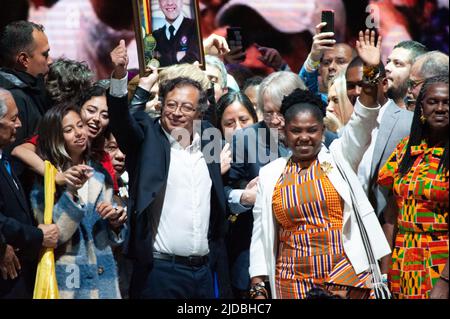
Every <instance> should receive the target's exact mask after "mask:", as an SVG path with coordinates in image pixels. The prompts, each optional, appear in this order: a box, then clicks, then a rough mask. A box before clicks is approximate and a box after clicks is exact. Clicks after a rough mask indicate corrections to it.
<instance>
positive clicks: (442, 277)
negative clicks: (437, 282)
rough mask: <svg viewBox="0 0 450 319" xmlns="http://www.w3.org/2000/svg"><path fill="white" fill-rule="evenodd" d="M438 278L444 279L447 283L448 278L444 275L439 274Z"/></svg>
mask: <svg viewBox="0 0 450 319" xmlns="http://www.w3.org/2000/svg"><path fill="white" fill-rule="evenodd" d="M439 278H440V279H442V280H443V281H445V282H446V283H448V278H445V277H444V276H442V275H440V276H439Z"/></svg>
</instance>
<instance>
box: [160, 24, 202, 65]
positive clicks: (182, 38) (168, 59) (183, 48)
mask: <svg viewBox="0 0 450 319" xmlns="http://www.w3.org/2000/svg"><path fill="white" fill-rule="evenodd" d="M153 36H154V38H155V40H156V53H157V59H158V60H159V62H160V65H161V67H165V66H170V65H173V64H179V63H194V62H195V61H198V62H202V61H200V46H199V39H198V36H197V32H196V25H195V21H194V20H192V19H188V18H184V19H183V22H182V23H181V26H180V28H179V29H178V31H177V33H176V34H175V36H174V37H173V39H172V40H168V39H167V36H166V26H164V27H162V28H160V29H158V30H156V31H155V32H153ZM179 52H185V53H186V55H185V56H184V57H183V58H182V59H180V60H178V59H177V53H179Z"/></svg>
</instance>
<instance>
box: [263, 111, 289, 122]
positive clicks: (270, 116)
mask: <svg viewBox="0 0 450 319" xmlns="http://www.w3.org/2000/svg"><path fill="white" fill-rule="evenodd" d="M263 116H264V119H265V120H268V121H269V120H272V119H274V118H275V116H276V117H277V119H279V120H280V121H284V117H283V114H281V113H280V112H264V113H263Z"/></svg>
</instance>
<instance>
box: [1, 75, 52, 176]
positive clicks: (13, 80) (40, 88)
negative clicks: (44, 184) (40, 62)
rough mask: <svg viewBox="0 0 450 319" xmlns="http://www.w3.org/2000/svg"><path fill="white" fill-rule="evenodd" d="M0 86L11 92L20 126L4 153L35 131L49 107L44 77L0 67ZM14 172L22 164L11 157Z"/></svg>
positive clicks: (20, 172)
mask: <svg viewBox="0 0 450 319" xmlns="http://www.w3.org/2000/svg"><path fill="white" fill-rule="evenodd" d="M0 87H2V88H4V89H6V90H8V91H9V92H11V94H12V96H13V97H14V101H15V102H16V104H17V108H18V110H19V119H20V122H21V123H22V127H21V128H19V129H18V130H17V134H16V141H15V142H14V143H13V144H11V145H9V146H8V147H6V148H5V149H4V152H5V153H10V152H11V150H12V149H13V148H14V147H15V146H17V145H20V144H22V143H23V142H24V140H26V139H27V138H29V137H31V136H33V135H34V134H35V133H36V129H37V127H38V124H39V121H40V120H41V118H42V116H43V115H44V113H45V112H46V111H47V109H48V107H49V102H48V99H47V95H46V90H45V82H44V77H42V76H40V77H37V78H35V77H33V76H31V75H30V74H28V73H26V72H21V71H16V70H12V69H7V68H2V69H0ZM12 160H13V164H14V168H15V170H16V173H17V174H18V175H19V176H20V175H21V174H22V171H23V166H22V165H18V164H19V163H18V161H16V160H15V159H14V158H12Z"/></svg>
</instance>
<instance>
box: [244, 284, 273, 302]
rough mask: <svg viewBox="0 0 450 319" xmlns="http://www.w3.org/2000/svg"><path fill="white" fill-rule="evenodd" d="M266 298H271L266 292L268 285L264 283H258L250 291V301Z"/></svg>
mask: <svg viewBox="0 0 450 319" xmlns="http://www.w3.org/2000/svg"><path fill="white" fill-rule="evenodd" d="M259 296H264V297H265V298H266V299H268V298H269V294H268V293H267V290H266V285H265V284H264V281H261V282H258V283H257V284H255V285H252V286H251V288H250V291H249V297H250V299H255V298H256V297H259Z"/></svg>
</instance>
